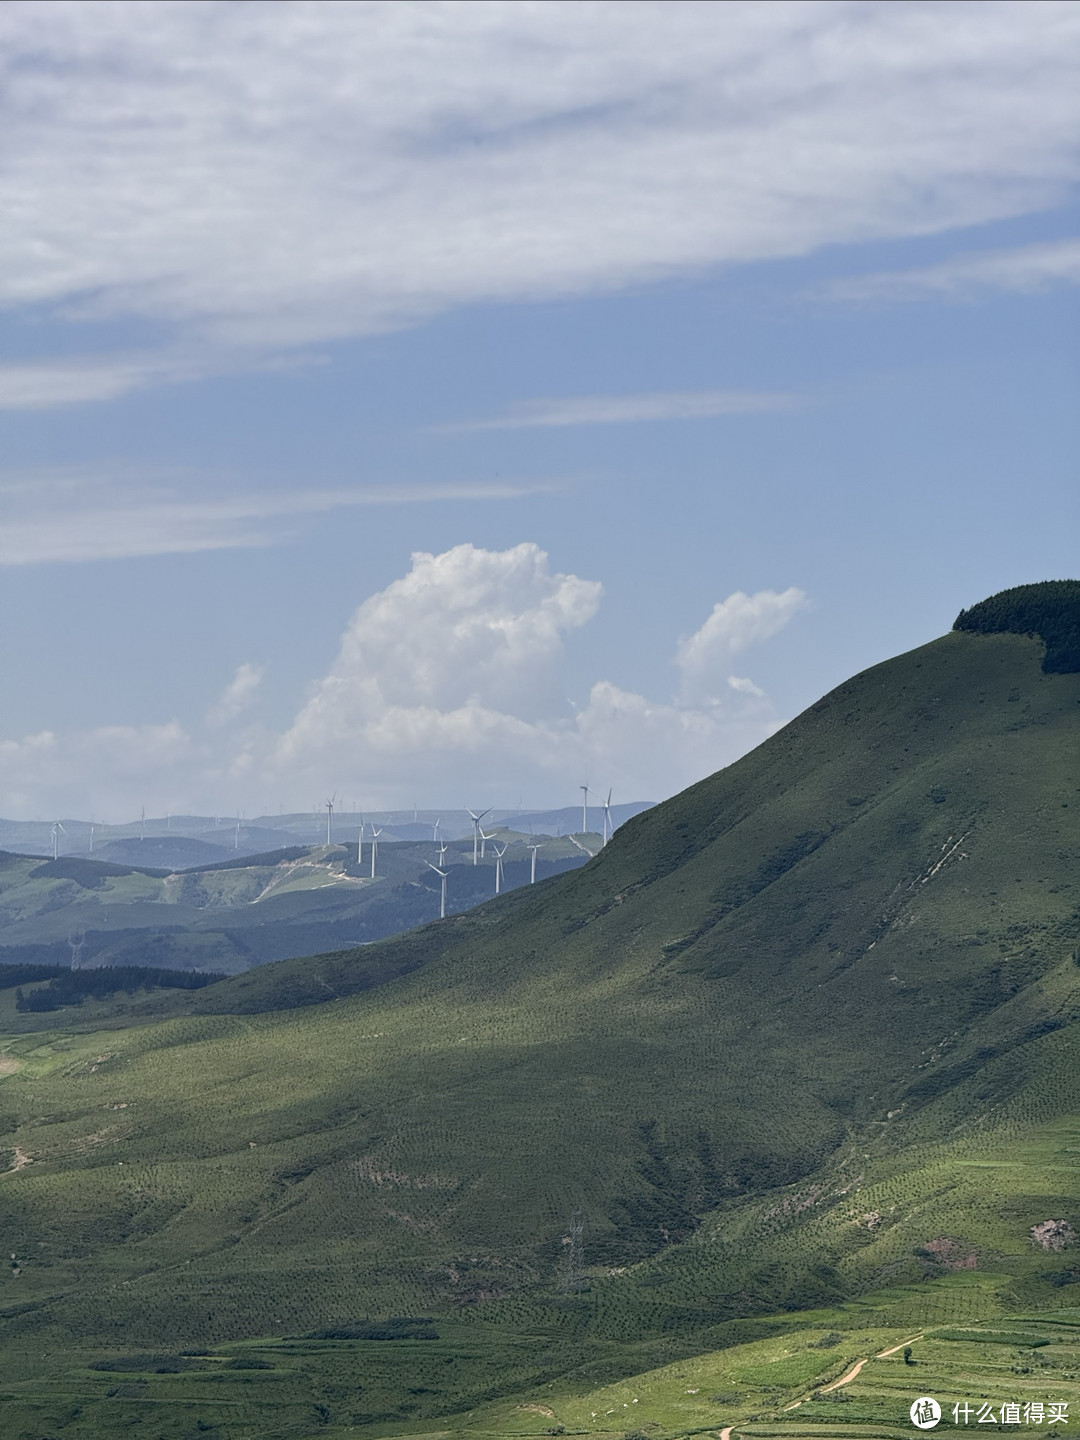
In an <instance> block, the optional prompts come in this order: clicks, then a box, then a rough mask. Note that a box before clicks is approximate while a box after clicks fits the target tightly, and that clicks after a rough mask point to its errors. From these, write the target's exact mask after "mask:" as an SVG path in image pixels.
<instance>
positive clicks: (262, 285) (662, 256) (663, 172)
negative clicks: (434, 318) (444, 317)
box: [0, 0, 1080, 405]
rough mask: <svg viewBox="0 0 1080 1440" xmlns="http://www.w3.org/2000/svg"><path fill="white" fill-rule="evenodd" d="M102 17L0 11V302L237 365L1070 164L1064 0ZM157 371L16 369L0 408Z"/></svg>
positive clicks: (669, 2) (940, 219) (577, 287)
mask: <svg viewBox="0 0 1080 1440" xmlns="http://www.w3.org/2000/svg"><path fill="white" fill-rule="evenodd" d="M130 14H131V12H130V10H129V8H128V7H126V6H114V5H110V4H100V3H84V4H80V5H53V6H39V5H33V4H9V5H7V6H2V7H0V68H2V70H3V84H2V85H0V129H2V132H3V135H4V146H3V153H2V155H0V183H2V184H3V186H4V189H5V193H7V194H9V195H12V196H14V197H16V203H13V204H12V205H11V206H10V208H9V212H8V213H7V215H6V216H5V226H4V232H3V236H2V238H0V305H3V306H5V307H18V306H24V305H33V306H38V307H41V306H44V307H48V308H50V309H51V310H52V311H53V313H54V314H61V315H68V316H70V317H77V316H79V315H91V314H93V315H103V316H124V315H136V316H143V317H149V318H151V319H152V320H153V321H155V322H156V323H159V324H161V325H162V326H163V327H164V329H165V330H166V331H167V332H168V331H170V330H171V331H172V332H174V334H175V336H177V337H179V341H180V342H181V343H182V344H185V345H186V344H195V343H199V344H206V345H208V346H210V347H211V348H220V349H222V350H223V351H224V352H227V354H228V358H229V363H231V364H233V365H236V366H240V365H243V364H247V363H250V362H251V360H252V358H253V355H254V354H255V353H256V352H258V351H260V350H261V351H265V350H267V349H274V348H282V347H289V346H294V345H307V344H311V343H313V342H319V341H321V340H324V339H331V338H334V337H341V336H353V335H360V334H366V333H371V332H373V331H377V330H380V329H385V328H387V327H392V326H401V325H408V324H411V323H415V322H416V321H417V320H419V319H422V318H424V317H426V316H429V315H432V314H435V313H438V312H440V311H443V310H446V309H447V308H451V307H454V306H459V305H465V304H470V303H476V302H494V303H506V302H510V301H521V300H534V299H540V298H545V297H551V296H573V295H587V294H595V293H601V292H605V291H610V290H613V289H617V288H619V287H624V286H628V285H637V284H643V283H649V282H652V281H655V280H659V279H664V278H666V277H671V276H686V275H693V274H696V273H699V272H700V271H701V269H702V268H703V267H708V266H717V265H733V264H740V263H744V262H747V261H760V260H762V259H768V258H771V257H780V256H793V255H801V254H806V253H808V252H809V251H811V250H813V249H815V248H818V247H820V246H823V245H829V244H841V243H843V244H852V243H857V242H859V241H862V240H868V239H875V238H878V239H880V238H885V237H888V238H893V237H901V236H908V235H919V234H928V233H934V232H941V231H945V230H948V229H949V228H950V227H955V226H964V225H972V224H978V223H982V222H986V221H990V220H993V219H997V218H1001V217H1004V216H1009V215H1017V214H1020V213H1025V212H1028V211H1031V210H1032V209H1035V208H1045V207H1046V206H1048V205H1052V204H1054V203H1055V202H1056V201H1058V200H1059V199H1060V198H1062V197H1063V196H1065V195H1066V194H1068V193H1069V187H1070V186H1072V185H1073V184H1075V182H1076V180H1077V178H1080V156H1078V153H1077V150H1076V146H1075V136H1076V126H1077V119H1078V115H1080V95H1078V91H1077V87H1076V84H1075V75H1076V65H1077V59H1078V56H1080V7H1077V6H1076V5H1073V4H1069V3H1054V0H1049V3H1042V4H1036V5H1032V4H1030V3H1027V4H1022V5H1021V4H1015V3H1011V0H988V3H984V0H971V3H968V4H965V5H962V6H961V5H940V4H926V3H909V4H907V5H864V4H847V3H820V4H782V5H761V4H758V3H755V0H751V3H735V0H732V3H729V4H726V5H702V4H698V3H679V0H666V3H652V0H638V3H637V4H635V5H629V6H628V5H626V4H624V3H621V0H612V3H604V0H591V3H563V0H550V3H548V4H546V5H520V4H517V3H513V0H511V3H500V0H492V3H489V4H485V5H483V6H460V5H457V4H438V3H432V4H428V5H420V6H416V5H382V6H378V5H375V6H372V5H366V4H365V5H330V4H318V3H310V4H296V3H281V4H277V5H258V6H249V5H244V6H237V5H229V4H210V5H179V4H173V3H161V4H156V5H152V6H144V7H142V8H141V9H140V11H139V24H138V25H132V24H131V23H130ZM1033 76H1037V77H1038V81H1037V83H1033V79H1032V77H1033ZM173 343H175V342H174V341H172V340H170V341H169V342H168V344H170V345H171V344H173ZM61 368H62V367H61ZM176 378H180V377H179V374H178V372H176V371H175V370H172V369H170V368H169V366H168V365H165V366H163V367H162V368H161V369H160V370H159V371H158V372H157V375H156V379H155V376H154V375H153V371H152V367H144V368H143V369H141V370H139V369H138V367H136V370H134V371H133V370H132V369H131V368H130V367H126V366H125V364H124V363H115V364H113V366H112V368H111V371H110V370H109V367H108V366H105V367H104V368H103V369H102V371H101V373H100V374H98V375H97V376H94V375H91V374H88V373H86V372H85V371H84V370H82V369H81V368H80V367H79V366H77V365H76V366H74V367H73V368H71V369H70V370H69V371H68V372H67V374H66V378H65V377H64V376H63V375H62V374H61V371H60V370H57V371H56V372H54V373H53V374H52V376H51V377H50V376H47V375H46V374H45V373H44V372H43V371H40V370H35V369H34V367H32V366H31V367H23V370H22V373H21V375H20V374H19V373H16V371H15V370H13V371H12V372H11V373H10V374H9V376H8V386H9V388H8V394H9V396H13V397H14V399H15V402H17V403H19V404H21V405H25V404H28V403H38V404H44V403H57V401H58V399H59V398H63V397H65V396H67V397H71V398H74V399H78V400H88V399H94V398H97V399H107V398H109V397H110V396H111V395H114V394H116V393H122V392H123V390H124V389H125V387H128V388H130V386H131V385H132V384H136V383H139V384H141V383H147V382H154V383H156V382H161V381H165V380H173V379H176ZM20 396H21V397H22V398H21V399H20V398H19V397H20ZM35 396H37V397H38V398H37V399H36V400H35V399H34V398H33V397H35Z"/></svg>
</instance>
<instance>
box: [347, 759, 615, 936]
mask: <svg viewBox="0 0 1080 1440" xmlns="http://www.w3.org/2000/svg"><path fill="white" fill-rule="evenodd" d="M579 789H580V790H581V792H582V797H581V833H582V834H583V835H586V834H588V830H589V796H590V795H596V794H598V793H599V792H597V791H595V790H590V788H589V786H588V785H587V784H586V785H581V786H579ZM611 794H612V792H611V791H610V790H609V791H608V793H607V799H606V800H603V801H601V808H602V809H603V812H604V830H603V837H602V841H601V844H602V845H606V844H607V843H608V841H609V840H610V839H611V837H612V835H613V834H614V833H615V827H614V825H613V824H612V820H611ZM336 801H337V794H336V793H335V794H334V795H331V796H330V797H329V798H328V799H327V800H326V802H325V805H326V843H327V845H332V844H333V834H334V805H335V803H336ZM466 814H467V815H468V816H469V818H470V819H471V820H472V823H473V858H472V863H473V864H474V865H479V864H480V862H481V861H482V860H484V859H486V858H487V843H488V841H489V840H490V841H492V842H493V843H492V850H493V851H494V853H495V894H496V895H501V894H502V889H503V885H504V883H505V872H504V870H503V857H504V856H505V854H506V852H507V850H508V849H509V844H510V842H509V841H504V842H503V844H502V846H501V848H500V846H499V845H498V844H497V843H495V833H494V831H493V832H492V833H491V834H490V835H489V834H487V832H486V831H485V830H484V827H483V825H482V824H481V823H480V822H481V821H482V820H483V819H484V817H485V816H486V815H490V814H491V809H490V807H489V808H488V809H487V810H468V809H466ZM441 824H442V820H441V819H439V820H436V821H435V822H434V824H433V825H432V827H431V838H432V842H433V843H434V844H436V845H438V846H439V863H438V865H433V864H432V863H431V861H430V860H427V861H425V862H424V863H425V864H426V865H427V867H428V869H429V870H433V871H434V872H435V874H436V875H438V877H439V879H440V880H441V882H442V884H441V886H440V896H439V919H440V920H445V919H446V882H447V879H448V878H449V875H450V872H449V870H444V869H443V868H442V867H443V865H444V864H445V863H446V852H447V849H448V848H449V847H448V846H447V844H446V842H445V841H443V840H441V839H440V836H439V826H440V825H441ZM384 828H385V827H383V826H376V824H375V822H374V821H372V822H371V878H372V880H374V879H375V878H376V867H377V865H378V857H379V836H380V835H381V834H382V833H383V829H384ZM366 829H367V822H366V821H365V820H364V819H363V818H362V817H361V820H360V834H359V837H358V839H357V842H356V863H357V865H358V866H360V865H363V863H364V831H365V830H366ZM567 839H569V841H570V842H571V844H573V845H576V846H577V848H578V849H579V850H580V851H581V852H582V854H583V855H587V856H588V857H589V859H590V860H591V859H592V851H591V850H589V849H587V848H586V846H584V845H582V844H581V842H580V841H579V840H578V839H577V838H576V837H575V836H573V835H569V836H567ZM525 848H526V850H531V851H532V864H531V866H530V871H529V884H530V885H535V884H536V856H537V853H538V851H539V850H540V849H541V846H540V844H539V842H537V843H534V844H530V845H526V847H525Z"/></svg>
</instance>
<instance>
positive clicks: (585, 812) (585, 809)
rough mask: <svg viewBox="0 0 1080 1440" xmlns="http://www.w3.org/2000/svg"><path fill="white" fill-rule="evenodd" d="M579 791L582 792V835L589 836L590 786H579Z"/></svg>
mask: <svg viewBox="0 0 1080 1440" xmlns="http://www.w3.org/2000/svg"><path fill="white" fill-rule="evenodd" d="M578 789H579V790H580V791H581V833H582V834H583V835H587V834H588V833H589V787H588V785H579V786H578Z"/></svg>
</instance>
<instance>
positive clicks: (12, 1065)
mask: <svg viewBox="0 0 1080 1440" xmlns="http://www.w3.org/2000/svg"><path fill="white" fill-rule="evenodd" d="M21 1069H22V1061H21V1060H16V1059H15V1057H14V1055H0V1075H14V1074H15V1071H16V1070H21Z"/></svg>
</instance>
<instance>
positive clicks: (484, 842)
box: [480, 830, 495, 860]
mask: <svg viewBox="0 0 1080 1440" xmlns="http://www.w3.org/2000/svg"><path fill="white" fill-rule="evenodd" d="M494 839H495V831H494V830H492V832H491V834H490V835H485V834H484V832H483V830H481V831H480V859H481V860H483V858H484V856H485V855H486V854H487V842H488V841H489V840H494Z"/></svg>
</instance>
